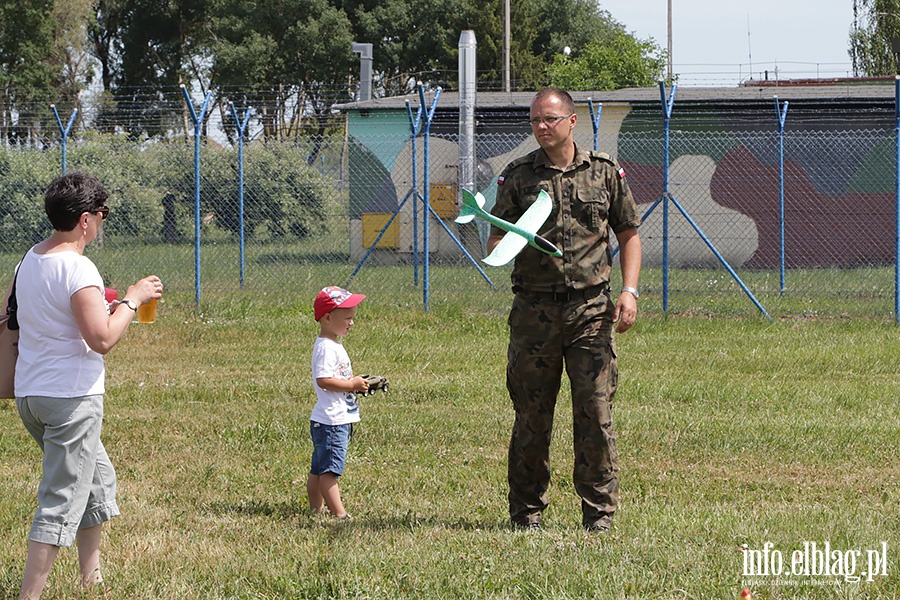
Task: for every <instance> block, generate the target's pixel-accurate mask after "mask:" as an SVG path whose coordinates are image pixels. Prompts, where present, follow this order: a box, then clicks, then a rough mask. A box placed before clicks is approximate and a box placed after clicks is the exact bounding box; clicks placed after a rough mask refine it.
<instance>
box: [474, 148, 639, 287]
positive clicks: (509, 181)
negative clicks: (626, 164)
mask: <svg viewBox="0 0 900 600" xmlns="http://www.w3.org/2000/svg"><path fill="white" fill-rule="evenodd" d="M497 184H498V187H497V202H496V204H495V205H494V208H493V209H492V210H491V213H492V214H493V215H494V216H497V217H500V218H501V219H504V220H506V221H510V222H512V223H515V222H516V221H517V220H518V219H519V217H521V216H522V214H523V213H524V212H525V211H526V210H528V207H529V206H531V204H532V203H533V202H534V201H535V199H536V198H537V195H538V194H539V193H540V191H541V190H545V191H546V192H547V193H548V194H549V195H550V197H551V198H552V199H553V211H552V212H551V213H550V216H549V217H548V218H547V221H546V222H545V223H544V225H543V226H542V227H541V228H540V229H539V230H538V233H539V234H541V235H542V236H543V237H545V238H547V239H548V240H549V241H551V242H553V243H554V244H556V247H557V248H559V249H560V250H561V251H562V253H563V255H562V257H561V258H555V257H553V256H550V255H548V254H544V253H542V252H540V251H538V250H536V249H535V248H532V247H531V246H526V247H525V249H524V250H522V252H521V253H520V254H519V255H518V256H517V257H516V261H515V265H514V267H513V271H512V283H513V285H514V286H519V287H521V288H523V289H525V290H527V291H532V292H552V291H562V290H565V289H567V288H569V289H584V288H589V287H593V286H597V285H603V284H607V285H608V284H609V276H610V270H611V268H610V250H609V230H610V228H611V229H612V230H613V231H614V232H616V233H619V232H622V231H625V230H627V229H632V228H635V227H638V226H639V225H640V224H641V219H640V217H639V216H638V214H637V207H636V205H635V202H634V198H633V197H632V195H631V190H629V189H628V183H627V182H626V181H625V172H624V171H623V170H622V169H621V168H620V167H619V165H618V164H617V163H616V162H615V161H614V160H613V159H612V158H610V156H609V155H608V154H606V153H604V152H593V151H590V152H585V151H582V150H580V149H579V148H578V147H577V146H576V148H575V159H574V160H573V161H572V164H571V165H569V167H568V168H567V169H566V170H565V171H562V170H560V169H559V168H558V167H555V166H554V165H553V164H551V163H550V160H549V159H548V157H547V155H546V153H545V152H544V151H543V150H542V149H538V150H535V151H534V152H531V153H530V154H527V155H525V156H523V157H521V158H519V159H516V160H514V161H513V162H511V163H510V164H509V165H507V167H506V168H505V169H504V170H503V172H502V173H501V174H500V177H499V178H498V180H497ZM503 234H504V232H503V231H501V230H500V229H497V228H495V227H492V228H491V235H503Z"/></svg>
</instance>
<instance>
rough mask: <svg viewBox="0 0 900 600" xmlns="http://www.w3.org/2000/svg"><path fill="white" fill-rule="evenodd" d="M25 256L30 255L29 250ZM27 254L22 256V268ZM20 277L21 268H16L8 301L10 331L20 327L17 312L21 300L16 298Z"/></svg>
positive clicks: (7, 312) (7, 324)
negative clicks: (17, 283)
mask: <svg viewBox="0 0 900 600" xmlns="http://www.w3.org/2000/svg"><path fill="white" fill-rule="evenodd" d="M25 256H28V252H26V253H25ZM25 256H23V257H22V262H20V263H19V268H22V263H23V262H25ZM18 278H19V269H16V273H15V275H13V284H12V290H11V291H10V294H9V302H7V303H6V314H8V315H9V321H7V322H6V326H7V327H8V328H9V330H10V331H18V329H19V318H18V317H17V316H16V312H18V310H19V302H18V300H16V279H18Z"/></svg>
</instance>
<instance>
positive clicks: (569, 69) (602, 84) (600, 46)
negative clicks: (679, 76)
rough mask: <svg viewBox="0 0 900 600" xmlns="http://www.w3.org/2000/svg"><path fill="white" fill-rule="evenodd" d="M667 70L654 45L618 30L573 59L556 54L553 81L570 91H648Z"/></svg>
mask: <svg viewBox="0 0 900 600" xmlns="http://www.w3.org/2000/svg"><path fill="white" fill-rule="evenodd" d="M664 66H665V55H664V54H662V52H661V50H660V48H659V47H658V46H657V45H656V44H655V43H654V42H653V41H643V42H642V41H640V40H636V39H635V38H633V37H631V36H630V35H628V34H626V33H625V31H624V30H616V31H614V32H612V33H611V34H610V35H609V37H607V38H606V39H604V40H600V41H592V42H589V43H588V45H587V47H586V48H584V49H583V50H580V51H578V52H577V53H573V54H572V56H571V57H569V56H566V55H564V54H557V55H556V57H555V59H554V61H553V64H552V65H551V66H550V81H551V83H552V84H553V85H555V86H558V87H561V88H565V89H567V90H615V89H620V88H625V87H645V86H649V85H653V84H654V83H655V82H656V81H658V80H659V77H660V76H661V74H662V72H663V68H664Z"/></svg>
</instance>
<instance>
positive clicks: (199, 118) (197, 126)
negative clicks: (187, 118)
mask: <svg viewBox="0 0 900 600" xmlns="http://www.w3.org/2000/svg"><path fill="white" fill-rule="evenodd" d="M181 94H182V95H183V96H184V102H185V103H186V104H187V107H188V109H190V112H191V121H193V123H194V302H195V303H196V304H197V306H200V133H201V131H202V129H203V119H204V117H205V116H206V107H207V106H208V105H209V99H210V98H211V97H212V93H210V92H206V98H204V99H203V105H202V106H201V107H200V114H199V115H198V114H197V112H196V111H195V110H194V103H193V101H192V100H191V96H190V94H188V91H187V88H186V87H184V85H182V86H181Z"/></svg>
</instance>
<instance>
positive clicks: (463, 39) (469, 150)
mask: <svg viewBox="0 0 900 600" xmlns="http://www.w3.org/2000/svg"><path fill="white" fill-rule="evenodd" d="M477 46H478V43H477V42H476V40H475V32H474V31H472V30H471V29H466V30H464V31H463V32H462V33H461V34H460V36H459V187H460V188H466V189H468V190H471V191H473V192H475V191H477V190H476V189H475V53H476V48H477ZM459 194H460V195H461V194H462V192H459Z"/></svg>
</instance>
